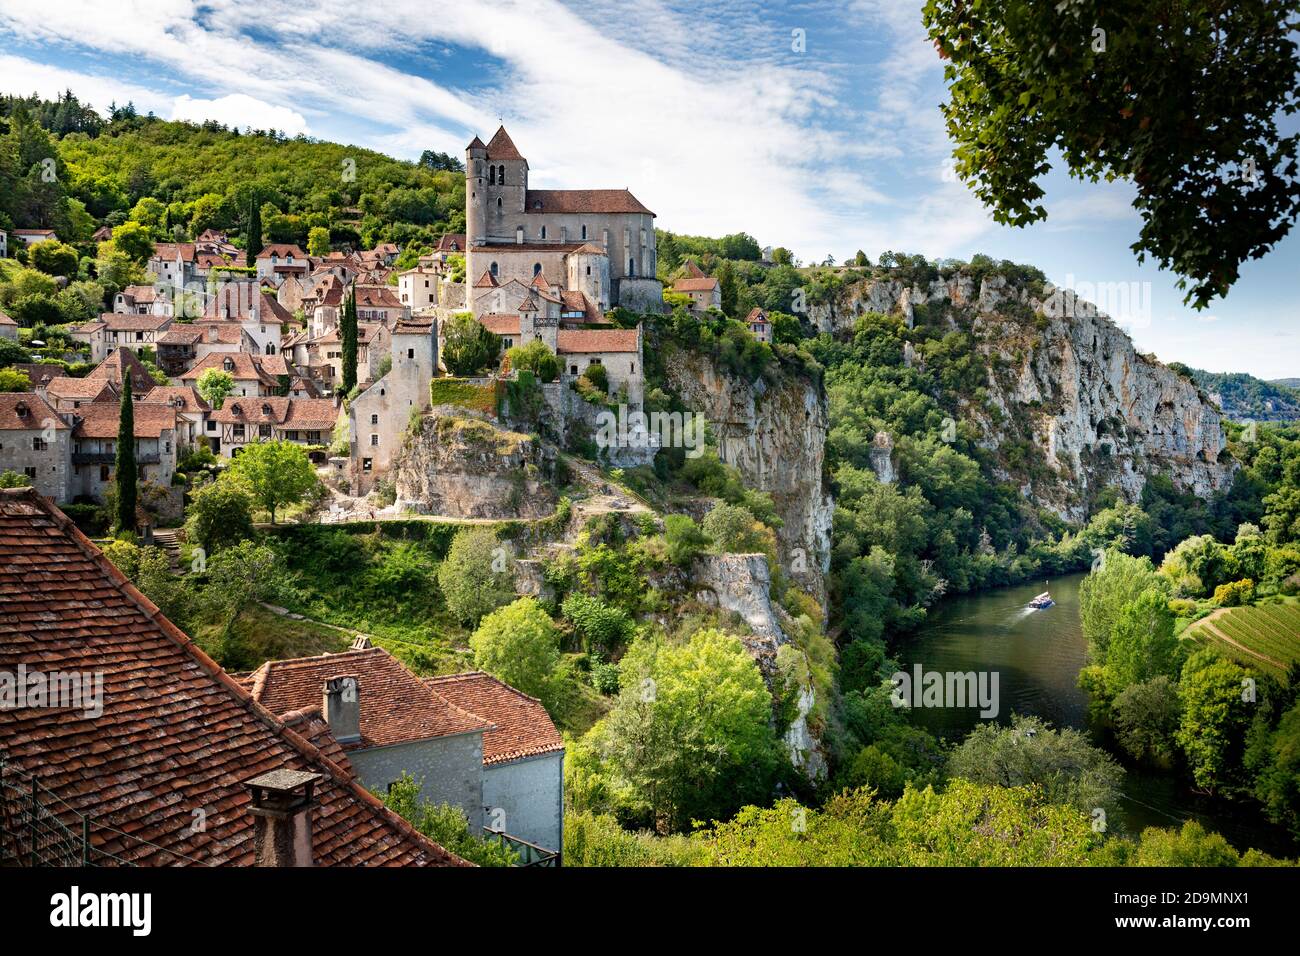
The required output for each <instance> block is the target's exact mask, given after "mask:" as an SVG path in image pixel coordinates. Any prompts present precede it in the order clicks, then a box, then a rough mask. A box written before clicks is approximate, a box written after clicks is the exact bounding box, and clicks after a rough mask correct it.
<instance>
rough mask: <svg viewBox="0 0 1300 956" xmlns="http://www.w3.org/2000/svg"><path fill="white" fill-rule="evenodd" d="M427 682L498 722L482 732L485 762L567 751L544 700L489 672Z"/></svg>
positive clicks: (451, 697)
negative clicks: (504, 682)
mask: <svg viewBox="0 0 1300 956" xmlns="http://www.w3.org/2000/svg"><path fill="white" fill-rule="evenodd" d="M424 682H425V683H426V684H428V685H429V686H430V687H431V688H433V690H434V692H435V693H437V694H438V695H439V696H441V697H445V698H446V699H447V700H449V701H451V702H452V703H453V704H455V705H456V706H458V707H460V708H462V709H464V710H468V711H471V712H473V713H475V714H478V715H479V716H480V717H483V718H484V719H486V720H489V721H491V722H492V723H493V724H494V725H495V726H494V728H493V729H492V730H489V731H488V732H487V733H485V734H484V735H483V762H484V763H485V764H494V763H505V762H506V761H509V760H518V759H520V758H521V757H534V756H537V755H538V754H546V753H557V752H559V751H562V750H564V737H563V736H561V735H560V732H559V731H558V730H556V729H555V724H554V723H552V722H551V717H550V715H549V714H547V713H546V708H545V707H543V706H542V702H541V701H540V700H538V699H537V698H535V697H529V696H528V695H527V694H524V693H521V692H520V691H517V690H515V689H514V688H513V687H511V686H510V685H509V684H503V683H501V681H499V680H497V679H496V678H495V677H493V676H492V675H490V674H485V673H483V672H482V671H470V672H469V673H467V674H451V675H449V676H447V677H426V678H425V680H424Z"/></svg>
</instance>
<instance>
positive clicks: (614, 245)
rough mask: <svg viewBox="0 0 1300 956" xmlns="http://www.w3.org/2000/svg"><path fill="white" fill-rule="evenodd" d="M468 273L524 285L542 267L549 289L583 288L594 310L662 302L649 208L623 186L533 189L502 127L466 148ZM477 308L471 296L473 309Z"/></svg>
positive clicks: (511, 305) (525, 164)
mask: <svg viewBox="0 0 1300 956" xmlns="http://www.w3.org/2000/svg"><path fill="white" fill-rule="evenodd" d="M465 170H466V173H465V175H466V185H465V236H466V245H467V250H466V254H465V269H466V279H467V281H469V282H476V281H478V280H480V279H481V278H482V277H484V276H489V277H491V278H492V279H493V280H495V282H496V283H497V285H498V286H502V285H505V284H507V283H509V282H510V281H512V280H514V281H518V282H519V283H521V284H522V285H524V286H525V287H527V286H529V285H531V283H532V282H533V280H534V279H535V278H536V277H537V276H538V275H542V274H544V275H545V276H546V277H547V279H549V280H550V283H551V284H552V285H551V290H552V291H556V290H558V289H567V290H569V291H573V292H581V293H582V294H583V295H585V296H586V297H587V298H589V299H590V300H591V301H592V302H593V303H595V304H596V305H597V307H598V308H600V309H602V310H603V309H607V308H609V307H611V306H613V305H618V304H620V303H635V305H636V306H637V307H644V306H645V305H646V304H653V303H654V302H656V301H662V288H661V287H660V285H659V282H658V280H656V279H655V269H656V259H655V230H654V219H655V215H654V213H653V212H651V211H650V210H649V209H648V208H646V206H645V205H643V204H642V203H641V201H640V200H638V199H637V198H636V197H635V196H633V195H632V193H631V192H629V191H628V190H626V189H532V188H530V186H529V182H528V160H526V159H525V158H524V157H523V156H522V155H521V154H520V153H519V150H518V149H517V148H516V147H515V144H514V142H513V141H512V140H511V139H510V135H509V134H508V133H507V132H506V130H505V127H504V126H503V127H501V128H500V129H498V130H497V132H496V135H495V136H493V137H492V140H491V142H489V143H488V144H487V145H484V144H483V142H482V141H481V140H480V139H479V138H478V137H477V136H476V137H474V139H473V141H471V142H470V144H469V146H467V147H466V149H465ZM571 257H572V259H573V261H572V262H571V261H570V258H571ZM517 305H518V303H506V308H500V307H495V306H494V307H492V308H480V307H479V304H478V301H477V300H476V299H475V298H474V297H473V295H471V310H472V311H473V312H474V313H475V315H478V314H479V313H480V312H506V313H509V312H514V311H516V308H517Z"/></svg>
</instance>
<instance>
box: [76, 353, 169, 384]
mask: <svg viewBox="0 0 1300 956" xmlns="http://www.w3.org/2000/svg"><path fill="white" fill-rule="evenodd" d="M128 371H129V372H130V373H131V385H132V386H133V388H139V387H141V386H142V385H145V384H148V385H152V384H153V376H152V375H150V374H149V370H148V369H147V368H145V367H144V363H143V362H141V361H140V359H139V357H138V356H137V355H136V354H135V353H134V352H133V351H131V350H130V349H128V348H126V347H125V346H120V345H119V346H118V347H117V348H116V349H114V350H113V351H112V352H111V353H109V355H108V357H107V358H105V359H104V361H102V362H100V363H99V364H98V365H96V366H95V367H94V368H93V369H91V370H90V373H89V374H88V375H87V376H86V378H102V379H107V380H108V381H110V382H112V383H113V384H114V385H121V384H122V374H123V372H128Z"/></svg>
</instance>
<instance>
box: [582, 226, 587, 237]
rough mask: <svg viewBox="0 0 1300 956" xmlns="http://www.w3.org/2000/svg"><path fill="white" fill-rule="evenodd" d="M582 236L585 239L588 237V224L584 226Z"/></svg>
mask: <svg viewBox="0 0 1300 956" xmlns="http://www.w3.org/2000/svg"><path fill="white" fill-rule="evenodd" d="M582 238H583V239H586V238H587V227H586V226H583V227H582Z"/></svg>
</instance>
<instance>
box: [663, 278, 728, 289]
mask: <svg viewBox="0 0 1300 956" xmlns="http://www.w3.org/2000/svg"><path fill="white" fill-rule="evenodd" d="M716 288H718V280H717V279H715V278H714V277H713V276H704V277H703V278H698V279H678V280H677V281H676V282H674V283H673V291H674V292H712V291H713V290H714V289H716Z"/></svg>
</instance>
